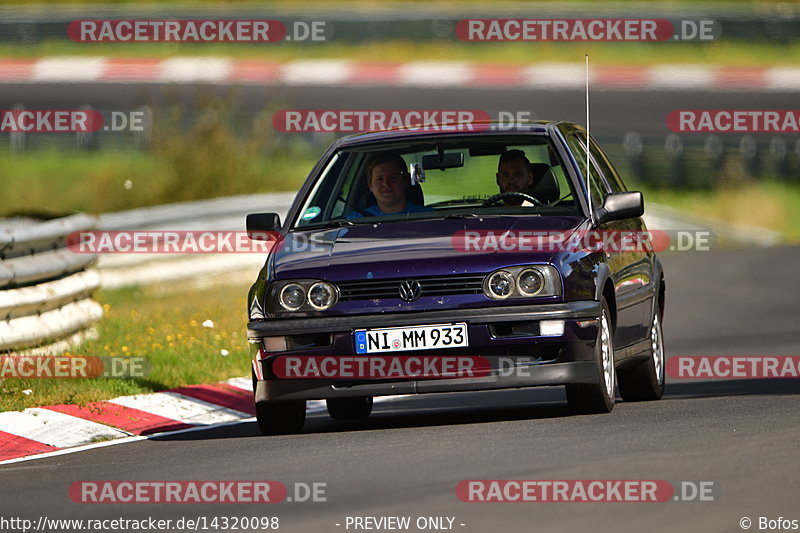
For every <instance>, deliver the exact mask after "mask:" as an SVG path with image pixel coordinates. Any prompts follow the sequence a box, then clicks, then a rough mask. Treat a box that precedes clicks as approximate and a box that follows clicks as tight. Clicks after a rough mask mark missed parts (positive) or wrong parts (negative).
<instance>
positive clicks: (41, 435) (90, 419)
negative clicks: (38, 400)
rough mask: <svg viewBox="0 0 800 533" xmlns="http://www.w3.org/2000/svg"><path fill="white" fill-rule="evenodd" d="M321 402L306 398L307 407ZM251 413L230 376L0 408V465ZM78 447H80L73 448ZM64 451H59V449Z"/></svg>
mask: <svg viewBox="0 0 800 533" xmlns="http://www.w3.org/2000/svg"><path fill="white" fill-rule="evenodd" d="M324 409H325V402H323V401H310V402H308V410H309V412H319V411H321V410H324ZM254 415H255V407H254V405H253V390H252V383H251V381H250V380H249V379H247V378H234V379H229V380H228V381H224V382H220V383H214V384H211V385H191V386H187V387H180V388H177V389H171V390H167V391H162V392H156V393H153V394H137V395H133V396H122V397H120V398H115V399H113V400H108V401H102V402H92V403H88V404H86V405H80V406H79V405H66V404H65V405H50V406H47V407H36V408H30V409H25V410H24V411H10V412H3V413H0V464H6V463H10V462H17V461H19V460H24V458H31V457H33V458H35V457H39V456H41V454H45V455H58V454H60V453H66V452H67V451H70V452H71V451H77V450H79V449H86V448H92V447H100V446H106V445H109V444H111V443H115V442H118V441H117V440H116V439H123V440H125V441H130V440H139V439H137V438H134V439H131V437H139V438H147V436H151V435H155V434H163V433H165V432H174V431H182V430H191V429H202V428H207V427H210V426H219V425H227V424H231V423H238V422H241V421H242V420H246V419H250V418H252V417H253V416H254ZM74 447H80V448H74ZM62 450H63V451H62Z"/></svg>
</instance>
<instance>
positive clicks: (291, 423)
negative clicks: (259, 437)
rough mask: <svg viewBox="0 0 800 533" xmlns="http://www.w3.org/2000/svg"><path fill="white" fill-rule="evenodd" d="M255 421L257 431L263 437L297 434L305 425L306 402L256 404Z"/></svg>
mask: <svg viewBox="0 0 800 533" xmlns="http://www.w3.org/2000/svg"><path fill="white" fill-rule="evenodd" d="M256 420H258V429H260V430H261V433H263V434H264V435H284V434H288V433H299V432H300V431H301V430H302V429H303V425H304V424H305V423H306V402H305V400H292V401H290V402H258V403H256Z"/></svg>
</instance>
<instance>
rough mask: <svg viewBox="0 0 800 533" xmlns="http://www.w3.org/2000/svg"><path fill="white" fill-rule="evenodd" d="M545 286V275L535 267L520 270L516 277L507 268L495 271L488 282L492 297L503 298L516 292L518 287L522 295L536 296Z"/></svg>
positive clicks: (487, 288) (487, 286)
mask: <svg viewBox="0 0 800 533" xmlns="http://www.w3.org/2000/svg"><path fill="white" fill-rule="evenodd" d="M543 287H544V276H542V273H541V272H539V271H538V270H536V269H535V268H528V269H525V270H523V271H522V272H520V273H519V274H518V275H517V277H516V278H514V276H513V275H511V273H509V272H506V271H505V270H498V271H497V272H493V273H492V274H491V275H490V276H489V279H488V280H487V283H486V291H487V292H488V296H489V297H490V298H496V299H498V300H503V299H505V298H508V297H509V296H511V295H512V294H513V293H514V289H515V288H516V289H517V290H518V291H519V293H520V294H521V295H522V296H535V295H536V294H538V293H539V292H541V290H542V288H543Z"/></svg>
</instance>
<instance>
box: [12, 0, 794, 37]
mask: <svg viewBox="0 0 800 533" xmlns="http://www.w3.org/2000/svg"><path fill="white" fill-rule="evenodd" d="M347 7H350V9H347ZM634 7H635V9H632V8H631V5H630V3H628V2H614V3H609V4H604V5H603V4H600V3H596V2H595V3H588V2H576V3H571V2H564V3H553V4H544V5H543V4H540V3H535V4H534V3H520V2H512V3H508V2H505V3H500V4H493V5H489V4H487V5H484V6H481V5H473V4H467V5H459V4H458V3H451V4H450V5H449V6H444V7H443V6H435V5H432V4H430V3H429V4H427V5H426V4H423V3H420V4H419V5H413V6H409V5H408V4H403V3H397V2H387V3H386V4H384V5H380V3H379V4H376V6H375V7H374V8H373V9H370V10H367V11H364V10H360V9H358V8H357V7H356V6H354V5H350V6H347V5H340V6H338V7H337V8H325V7H322V6H321V5H317V6H308V7H297V6H291V7H289V8H286V7H285V6H280V5H279V4H278V5H255V6H254V5H253V4H250V5H248V4H243V5H241V6H236V5H229V4H228V5H224V6H219V5H214V4H195V5H192V4H184V5H175V4H168V5H165V6H161V7H159V6H153V7H150V6H148V7H147V8H146V10H143V9H142V6H136V5H135V4H125V5H110V4H109V5H102V4H100V5H85V6H72V7H68V6H55V5H54V6H53V7H52V9H48V10H38V11H36V10H32V9H24V8H21V7H20V6H14V7H13V8H7V9H3V10H0V19H1V20H0V42H3V43H13V44H20V45H30V44H33V43H39V42H43V41H57V40H59V39H61V40H65V41H66V40H68V37H67V26H68V25H69V23H70V22H72V21H73V20H77V19H98V20H100V19H112V20H113V19H124V18H132V19H215V18H222V19H264V18H269V19H274V20H280V21H281V22H283V23H284V24H285V25H287V27H292V25H293V24H294V23H295V22H305V23H310V22H313V21H324V22H325V23H326V27H325V35H326V38H327V39H329V40H331V41H336V42H340V43H341V42H345V43H363V42H376V41H391V40H420V41H433V42H442V41H457V40H458V38H457V36H456V32H455V27H456V24H457V23H458V21H459V20H461V19H469V18H538V19H547V18H587V17H590V16H594V17H603V18H631V17H634V18H663V19H668V20H671V21H672V22H673V24H676V25H677V24H679V23H680V21H681V20H687V19H688V20H701V19H706V20H707V19H711V20H714V21H716V23H717V24H718V25H719V26H720V27H721V28H722V38H724V39H726V40H748V41H761V42H774V43H788V42H793V41H797V40H798V39H800V23H798V22H799V21H800V10H798V8H797V6H796V5H793V4H791V3H788V2H786V3H780V4H779V3H775V4H772V5H770V4H768V3H761V4H751V5H747V4H745V5H743V3H742V2H714V3H711V2H705V3H696V4H686V5H679V6H677V7H676V6H671V5H666V4H664V5H659V4H658V3H652V4H646V3H640V4H638V5H636V6H634ZM589 13H592V15H588V14H589Z"/></svg>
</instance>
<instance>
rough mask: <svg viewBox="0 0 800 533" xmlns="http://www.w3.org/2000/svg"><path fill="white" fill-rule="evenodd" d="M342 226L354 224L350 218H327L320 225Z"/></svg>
mask: <svg viewBox="0 0 800 533" xmlns="http://www.w3.org/2000/svg"><path fill="white" fill-rule="evenodd" d="M342 226H355V223H354V222H353V221H352V220H348V219H346V218H345V219H342V220H329V221H328V222H326V223H325V224H323V225H322V226H320V227H321V228H324V229H327V228H341V227H342Z"/></svg>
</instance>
